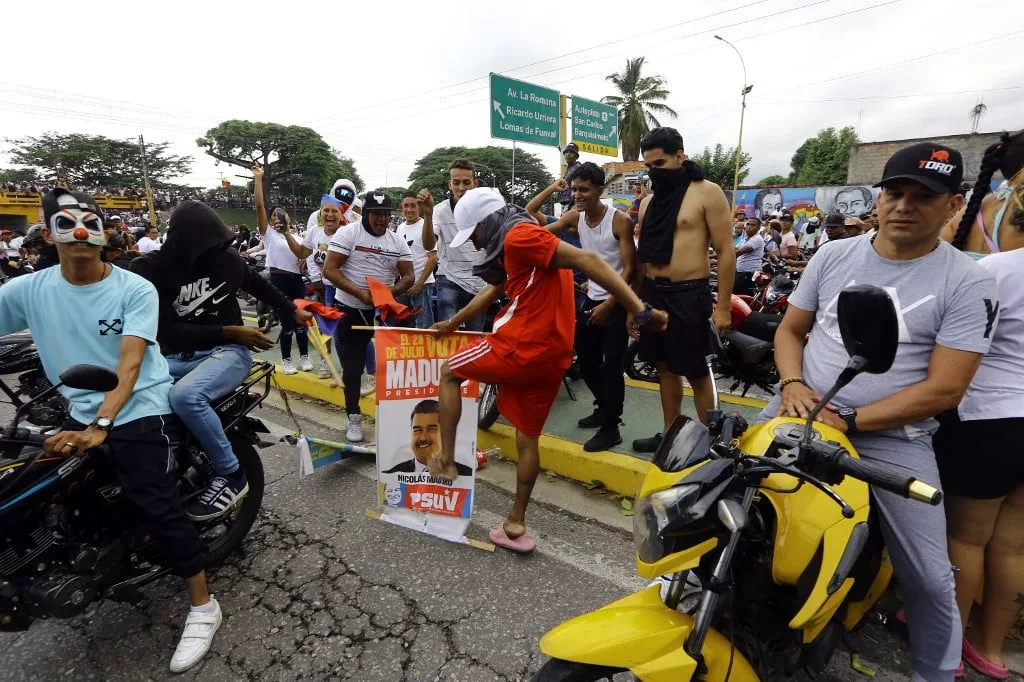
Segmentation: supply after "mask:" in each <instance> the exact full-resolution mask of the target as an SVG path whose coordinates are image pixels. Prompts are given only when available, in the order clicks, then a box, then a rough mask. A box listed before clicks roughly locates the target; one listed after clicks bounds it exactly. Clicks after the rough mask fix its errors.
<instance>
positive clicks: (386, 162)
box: [384, 157, 401, 187]
mask: <svg viewBox="0 0 1024 682" xmlns="http://www.w3.org/2000/svg"><path fill="white" fill-rule="evenodd" d="M392 161H401V158H400V157H395V158H392V159H388V160H387V161H385V162H384V186H385V187H390V186H391V185H389V184H388V164H389V163H391V162H392Z"/></svg>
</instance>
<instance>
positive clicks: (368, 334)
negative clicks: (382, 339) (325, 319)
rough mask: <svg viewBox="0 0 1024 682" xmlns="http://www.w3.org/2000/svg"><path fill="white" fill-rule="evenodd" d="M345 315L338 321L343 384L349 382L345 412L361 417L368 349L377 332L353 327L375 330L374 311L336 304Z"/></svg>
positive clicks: (346, 390) (346, 385)
mask: <svg viewBox="0 0 1024 682" xmlns="http://www.w3.org/2000/svg"><path fill="white" fill-rule="evenodd" d="M335 307H337V308H338V309H339V310H340V311H341V312H343V313H344V314H345V316H344V317H342V318H341V319H340V320H338V329H337V332H338V333H337V337H336V338H337V339H338V340H339V342H340V346H341V347H340V348H339V349H338V350H339V352H340V353H341V380H342V381H344V382H345V412H347V413H348V414H350V415H352V414H361V412H360V410H359V398H360V384H361V383H362V380H363V365H365V364H366V346H367V344H369V343H370V341H372V340H373V330H372V329H371V330H363V329H352V327H354V326H355V327H362V326H368V327H372V326H373V316H374V312H373V310H359V309H358V308H350V307H348V306H345V305H340V304H336V305H335Z"/></svg>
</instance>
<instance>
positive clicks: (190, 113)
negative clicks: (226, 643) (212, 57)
mask: <svg viewBox="0 0 1024 682" xmlns="http://www.w3.org/2000/svg"><path fill="white" fill-rule="evenodd" d="M0 86H6V87H9V88H16V89H21V90H34V91H36V92H42V93H50V94H53V95H60V96H61V98H62V99H67V98H68V97H75V98H78V99H81V100H92V101H95V102H100V103H102V104H100V105H97V106H109V105H110V104H116V105H118V106H120V107H126V106H127V107H134V108H136V109H138V110H139V111H142V110H144V109H149V110H152V111H153V113H157V112H167V113H169V114H172V115H175V116H179V117H183V118H196V119H200V120H212V119H210V117H209V114H206V115H203V116H194V115H193V114H198V112H193V111H187V110H184V109H171V108H168V107H158V106H153V105H149V104H140V103H138V102H128V101H125V100H118V99H108V98H106V97H94V96H92V95H81V94H78V93H74V92H66V91H63V90H51V89H48V88H38V87H35V86H32V85H21V84H18V83H6V82H2V81H0ZM22 94H25V95H27V96H30V97H34V96H37V95H32V94H31V93H29V92H23V93H22ZM38 96H39V97H42V95H38ZM82 103H83V104H85V103H86V102H82Z"/></svg>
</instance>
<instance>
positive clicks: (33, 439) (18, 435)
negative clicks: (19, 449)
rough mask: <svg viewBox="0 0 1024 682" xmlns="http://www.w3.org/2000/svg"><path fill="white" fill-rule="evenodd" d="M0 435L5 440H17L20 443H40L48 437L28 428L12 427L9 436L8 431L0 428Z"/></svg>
mask: <svg viewBox="0 0 1024 682" xmlns="http://www.w3.org/2000/svg"><path fill="white" fill-rule="evenodd" d="M0 436H2V439H3V440H6V441H18V442H21V443H30V444H31V445H42V444H43V443H45V442H46V439H47V438H48V437H49V436H47V435H45V434H42V433H35V432H33V431H29V430H28V429H21V428H19V429H14V431H13V432H12V433H11V434H10V436H8V432H7V431H6V430H0Z"/></svg>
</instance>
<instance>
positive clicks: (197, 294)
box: [174, 277, 226, 317]
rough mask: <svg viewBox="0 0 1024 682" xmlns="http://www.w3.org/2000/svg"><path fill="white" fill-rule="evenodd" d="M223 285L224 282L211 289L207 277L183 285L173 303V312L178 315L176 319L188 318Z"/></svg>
mask: <svg viewBox="0 0 1024 682" xmlns="http://www.w3.org/2000/svg"><path fill="white" fill-rule="evenodd" d="M224 284H225V282H221V283H220V284H218V285H217V286H215V287H214V288H213V289H211V288H210V278H209V277H202V278H200V279H197V280H196V281H194V282H191V283H189V284H185V285H184V286H182V287H181V292H180V293H179V294H178V300H176V301H175V302H174V312H176V313H177V314H178V317H188V316H189V315H191V314H192V313H193V312H195V310H196V309H197V308H198V307H199V306H201V305H203V304H204V303H206V301H208V300H209V299H210V297H211V296H213V295H214V294H215V293H217V290H218V289H220V288H221V287H223V286H224ZM224 298H226V297H222V298H221V299H220V300H224ZM215 302H216V301H215Z"/></svg>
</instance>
